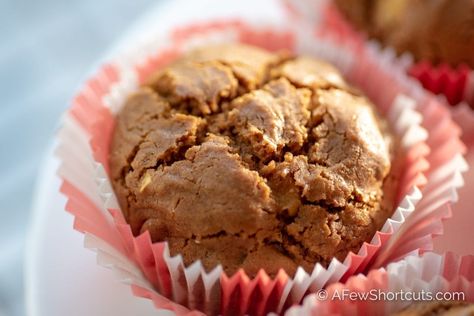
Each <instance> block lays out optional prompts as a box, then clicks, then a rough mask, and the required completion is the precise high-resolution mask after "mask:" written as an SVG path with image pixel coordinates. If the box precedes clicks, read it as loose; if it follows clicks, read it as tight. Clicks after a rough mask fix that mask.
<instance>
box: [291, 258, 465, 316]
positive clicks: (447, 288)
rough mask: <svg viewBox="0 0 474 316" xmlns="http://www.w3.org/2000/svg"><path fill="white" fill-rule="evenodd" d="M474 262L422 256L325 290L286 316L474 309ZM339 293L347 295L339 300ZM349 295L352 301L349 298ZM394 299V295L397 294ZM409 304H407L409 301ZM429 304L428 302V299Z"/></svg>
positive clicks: (311, 296)
mask: <svg viewBox="0 0 474 316" xmlns="http://www.w3.org/2000/svg"><path fill="white" fill-rule="evenodd" d="M473 272H474V256H471V255H470V256H459V255H455V254H453V253H450V252H448V253H444V254H436V253H432V252H430V253H425V254H423V255H422V256H410V257H407V258H405V260H402V261H399V262H394V263H391V264H389V265H388V266H387V267H386V268H380V269H375V270H372V271H370V272H369V274H368V275H367V276H365V275H357V276H353V277H351V278H349V280H348V281H347V282H346V283H335V284H331V285H329V286H328V287H327V288H326V289H325V290H324V291H322V292H319V293H315V294H311V295H309V296H308V297H306V298H305V299H304V301H303V304H302V305H301V306H295V307H292V308H290V309H289V310H288V311H287V312H286V313H285V315H287V316H293V315H392V314H393V313H396V312H399V311H401V310H403V309H405V308H407V307H409V306H410V305H411V304H414V303H423V302H425V303H429V302H435V301H440V300H441V299H442V300H444V301H448V302H449V301H465V302H470V303H474V273H473ZM344 293H346V294H345V295H346V296H344V297H343V295H344ZM349 293H352V295H353V296H354V297H356V298H355V299H350V298H349V297H348V295H349ZM396 293H398V294H396ZM395 295H398V299H391V298H394V297H395ZM410 298H411V300H410ZM430 298H431V299H430Z"/></svg>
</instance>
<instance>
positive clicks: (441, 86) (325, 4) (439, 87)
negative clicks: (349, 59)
mask: <svg viewBox="0 0 474 316" xmlns="http://www.w3.org/2000/svg"><path fill="white" fill-rule="evenodd" d="M288 2H289V5H287V7H288V12H289V15H290V16H291V15H297V16H299V17H300V18H301V19H303V18H305V19H307V20H308V21H309V20H311V22H308V21H307V22H306V23H311V24H312V27H314V28H315V30H316V32H317V33H320V32H323V33H327V32H331V33H333V34H334V36H339V37H342V38H344V41H346V42H351V43H352V44H353V45H354V46H356V47H360V46H364V45H366V43H369V44H368V45H369V46H371V47H372V48H373V49H376V50H377V53H378V54H379V55H381V56H382V57H381V58H390V59H392V62H393V63H394V64H396V65H397V66H398V67H400V68H401V69H402V71H403V72H404V73H405V74H408V75H410V76H411V77H413V78H416V79H417V81H414V80H412V81H411V82H410V84H411V85H413V87H414V88H415V89H419V88H423V89H426V90H428V91H430V92H431V93H433V94H434V95H438V96H440V98H441V101H442V103H446V104H450V105H452V106H453V107H452V109H451V112H452V117H453V119H454V121H455V122H456V123H457V124H458V125H459V126H460V127H461V128H462V130H463V137H462V138H463V141H464V142H465V143H467V144H468V146H469V147H473V148H474V69H472V68H470V67H469V66H468V65H459V66H458V67H455V68H453V67H451V66H449V65H447V64H440V65H432V64H431V63H430V62H428V61H420V62H414V57H413V56H412V55H411V54H410V53H409V52H406V53H404V54H403V55H401V56H397V54H396V52H395V51H394V50H393V49H392V48H390V47H385V48H382V47H381V46H380V45H379V44H378V43H377V42H376V41H374V40H368V39H367V38H366V36H365V35H364V34H363V33H362V32H358V31H357V30H355V29H354V28H353V27H352V25H351V23H350V22H348V21H347V20H346V18H345V17H343V15H342V14H341V13H340V12H339V10H338V9H337V8H336V7H335V6H334V4H332V2H331V1H330V0H317V1H316V2H318V3H319V4H318V6H317V11H314V12H313V13H312V14H309V13H305V12H304V11H305V10H311V9H314V5H313V6H311V5H310V3H311V2H312V1H309V0H308V1H305V0H303V1H301V2H302V3H299V4H298V5H296V4H295V2H294V1H288ZM292 12H296V13H292Z"/></svg>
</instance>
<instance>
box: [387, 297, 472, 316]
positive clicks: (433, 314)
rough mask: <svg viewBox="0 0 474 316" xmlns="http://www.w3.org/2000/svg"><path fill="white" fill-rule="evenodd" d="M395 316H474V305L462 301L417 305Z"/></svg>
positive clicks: (394, 315)
mask: <svg viewBox="0 0 474 316" xmlns="http://www.w3.org/2000/svg"><path fill="white" fill-rule="evenodd" d="M393 316H474V304H469V303H467V302H460V301H441V302H439V301H436V302H428V303H426V302H425V303H416V304H413V305H410V306H408V307H407V308H406V309H404V310H402V311H401V312H398V313H396V314H393Z"/></svg>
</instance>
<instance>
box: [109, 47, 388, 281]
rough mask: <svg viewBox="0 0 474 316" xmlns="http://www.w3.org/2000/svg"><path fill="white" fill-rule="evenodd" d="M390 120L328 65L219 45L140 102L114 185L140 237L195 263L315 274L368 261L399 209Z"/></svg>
mask: <svg viewBox="0 0 474 316" xmlns="http://www.w3.org/2000/svg"><path fill="white" fill-rule="evenodd" d="M382 125H383V122H381V121H380V120H379V118H378V116H377V115H376V114H375V113H374V109H373V106H372V105H371V104H370V103H369V101H368V100H367V99H365V98H364V97H363V96H361V95H359V94H358V93H357V92H355V91H354V89H350V88H348V87H347V84H346V83H345V82H344V80H343V79H342V77H341V75H340V74H339V72H338V71H337V70H336V69H335V68H334V67H332V66H331V65H329V64H326V63H324V62H322V61H318V60H315V59H311V58H306V57H290V56H287V55H283V54H272V53H269V52H266V51H263V50H261V49H258V48H255V47H250V46H243V45H221V46H211V47H206V48H201V49H197V50H195V51H192V52H191V53H189V54H187V55H185V56H184V57H182V58H181V59H179V60H177V61H176V62H174V63H173V64H171V65H169V66H168V67H166V68H165V69H162V70H160V71H158V72H157V73H156V74H155V75H154V76H152V78H151V79H150V80H149V82H148V84H147V85H145V86H143V87H141V88H140V89H139V91H137V92H136V93H135V94H133V95H131V96H130V98H129V99H128V101H127V102H126V104H125V106H124V108H123V109H122V110H121V112H120V113H119V115H118V118H117V124H116V128H115V131H114V135H113V142H112V147H111V151H110V167H111V178H112V182H113V186H114V189H115V192H116V194H117V197H118V199H119V202H120V205H121V207H122V211H123V213H124V215H125V218H126V219H127V221H128V223H129V224H130V225H131V227H132V230H133V232H134V234H139V233H141V232H144V231H146V230H148V231H149V232H150V234H151V237H152V240H153V241H154V242H157V241H164V240H166V241H168V242H169V246H170V251H171V254H172V255H176V254H181V255H182V256H183V259H184V261H185V264H187V265H188V264H191V263H192V262H194V261H195V260H198V259H200V260H201V261H202V263H203V265H204V266H205V268H206V269H208V270H210V269H212V268H214V267H215V266H217V265H218V264H222V265H223V268H224V270H225V271H226V272H227V273H229V274H230V273H233V272H235V271H236V270H237V269H239V268H244V269H245V271H246V272H247V273H248V274H249V275H250V276H254V275H255V274H256V273H257V272H258V270H259V269H260V268H264V269H265V270H266V271H267V272H268V273H269V274H270V275H275V274H276V273H277V272H278V270H279V269H280V268H283V269H285V270H286V272H287V273H288V274H290V275H293V274H294V272H295V270H296V268H297V267H298V266H303V267H304V268H305V269H306V270H307V271H308V272H310V271H311V270H312V268H313V266H314V264H315V263H316V262H320V263H321V264H323V265H325V266H327V265H328V263H329V262H330V261H331V259H332V258H333V257H336V258H338V259H340V260H342V259H344V258H345V256H346V255H347V253H348V252H349V251H355V252H356V251H357V250H358V249H359V248H360V246H361V244H362V243H363V242H364V241H369V240H370V239H371V238H372V236H373V234H374V232H375V231H376V230H377V229H379V228H380V227H381V225H382V224H383V223H384V222H385V220H386V219H387V217H388V216H390V214H391V211H392V209H391V208H390V207H386V206H384V205H383V203H382V200H383V183H384V180H385V179H386V178H387V175H388V173H389V170H390V166H391V163H390V158H391V157H390V153H389V145H390V144H389V143H390V137H389V135H387V134H386V131H385V130H386V129H385V128H383V126H382Z"/></svg>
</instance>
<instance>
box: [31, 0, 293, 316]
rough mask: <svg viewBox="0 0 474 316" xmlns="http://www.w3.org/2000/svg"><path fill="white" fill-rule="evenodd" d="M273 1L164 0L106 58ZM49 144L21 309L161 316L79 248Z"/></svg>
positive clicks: (272, 7) (259, 11)
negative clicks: (177, 27) (201, 22)
mask: <svg viewBox="0 0 474 316" xmlns="http://www.w3.org/2000/svg"><path fill="white" fill-rule="evenodd" d="M276 4H277V0H263V1H262V0H259V1H254V0H239V1H230V0H229V1H223V0H199V1H192V2H191V1H187V0H178V1H168V2H166V3H165V4H161V5H158V6H156V7H155V8H152V10H150V11H149V12H148V13H147V14H146V16H144V17H143V18H142V19H140V20H139V21H138V22H137V23H136V25H135V26H134V27H133V28H132V29H131V30H130V31H129V32H128V33H127V34H126V35H125V36H124V38H123V40H122V41H120V43H118V44H117V45H116V46H115V48H113V49H112V50H111V51H110V52H109V54H106V55H105V56H107V59H108V58H113V57H114V56H116V55H118V54H121V53H122V52H123V51H125V50H126V49H127V48H129V47H133V46H132V45H134V44H136V43H139V42H141V41H143V39H144V38H146V37H147V36H149V35H150V34H159V33H165V32H167V31H168V30H169V29H170V28H172V27H173V26H175V25H179V24H183V23H186V22H190V21H199V20H207V19H209V18H212V17H219V18H234V17H237V18H238V17H239V16H246V17H250V18H254V19H258V18H259V17H261V16H262V15H265V16H266V17H272V18H277V19H278V18H284V11H283V10H282V8H281V6H278V5H276ZM55 146H56V144H53V145H52V148H51V150H50V152H49V154H48V155H47V156H46V157H45V162H44V164H43V166H42V168H41V173H40V174H39V176H38V180H37V185H36V193H35V199H34V203H33V210H32V214H33V221H32V226H31V230H30V234H29V236H28V241H27V247H26V256H25V257H26V260H25V261H26V262H25V283H26V284H25V288H26V304H27V313H28V315H30V316H59V315H61V316H62V315H69V316H75V315H77V316H84V315H88V316H99V315H101V316H102V315H115V316H121V315H166V314H170V313H168V312H165V311H161V312H160V313H157V311H156V309H155V308H154V307H153V305H152V303H151V301H149V300H146V299H141V298H137V297H134V296H133V295H132V294H131V289H130V288H129V287H128V286H126V285H123V284H120V283H119V282H118V281H116V280H115V278H114V275H113V273H112V272H111V271H109V270H107V269H105V268H103V267H100V266H99V265H97V264H96V257H95V253H94V252H92V251H90V250H87V249H85V248H84V247H83V235H82V234H81V233H79V232H76V231H75V230H73V228H72V223H73V217H72V216H71V215H70V214H68V213H66V212H65V210H64V206H65V203H66V199H65V197H64V196H62V195H61V194H60V193H59V187H60V184H61V181H60V179H59V178H58V177H57V176H56V171H57V169H58V165H59V162H58V161H57V159H56V158H54V156H53V152H54V147H55Z"/></svg>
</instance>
